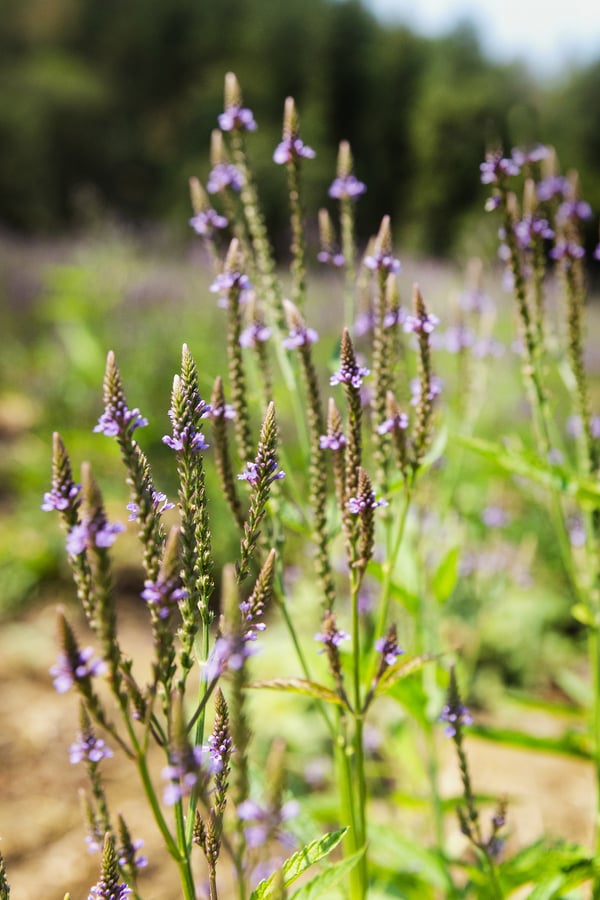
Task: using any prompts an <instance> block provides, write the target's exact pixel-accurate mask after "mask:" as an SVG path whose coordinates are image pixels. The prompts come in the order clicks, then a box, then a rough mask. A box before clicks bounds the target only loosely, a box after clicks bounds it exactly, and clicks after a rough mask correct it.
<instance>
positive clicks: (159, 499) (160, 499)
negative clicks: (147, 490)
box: [126, 491, 175, 522]
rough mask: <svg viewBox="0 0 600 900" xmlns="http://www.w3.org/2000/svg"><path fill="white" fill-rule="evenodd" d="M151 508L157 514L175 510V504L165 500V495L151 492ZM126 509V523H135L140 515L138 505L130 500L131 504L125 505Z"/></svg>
mask: <svg viewBox="0 0 600 900" xmlns="http://www.w3.org/2000/svg"><path fill="white" fill-rule="evenodd" d="M161 504H162V506H161ZM152 506H153V507H154V509H155V510H156V511H157V512H158V513H164V512H166V511H167V510H168V509H174V508H175V504H174V503H171V502H170V501H169V500H168V499H167V495H166V494H163V493H161V492H160V491H152ZM159 507H160V508H159ZM126 509H127V510H129V517H128V521H129V522H137V518H138V515H139V513H140V506H139V503H135V502H134V501H133V500H132V501H131V503H128V504H127V506H126Z"/></svg>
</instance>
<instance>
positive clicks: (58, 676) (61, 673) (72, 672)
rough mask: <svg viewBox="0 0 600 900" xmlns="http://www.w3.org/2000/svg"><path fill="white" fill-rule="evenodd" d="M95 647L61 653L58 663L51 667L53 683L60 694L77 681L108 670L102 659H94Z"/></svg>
mask: <svg viewBox="0 0 600 900" xmlns="http://www.w3.org/2000/svg"><path fill="white" fill-rule="evenodd" d="M93 656H94V649H93V647H84V648H83V650H74V651H73V653H72V654H67V653H59V655H58V659H57V660H56V663H55V664H54V665H53V666H52V668H51V669H50V674H51V675H52V676H54V677H53V681H52V683H53V685H54V688H55V690H56V691H58V693H59V694H64V693H66V692H67V691H68V690H69V688H70V687H72V685H74V684H75V682H76V681H83V680H84V679H87V678H92V677H93V676H95V675H102V674H103V673H104V672H105V671H106V663H105V662H104V660H102V659H94V658H93Z"/></svg>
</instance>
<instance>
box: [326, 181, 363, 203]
mask: <svg viewBox="0 0 600 900" xmlns="http://www.w3.org/2000/svg"><path fill="white" fill-rule="evenodd" d="M366 190H367V186H366V185H365V184H363V182H362V181H359V180H358V178H356V176H355V175H343V176H338V178H335V179H334V180H333V181H332V183H331V186H330V188H329V191H328V194H329V196H330V197H334V198H335V199H336V200H348V199H352V200H353V199H355V198H356V197H360V196H361V194H364V193H365V191H366Z"/></svg>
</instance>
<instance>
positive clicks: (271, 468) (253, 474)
mask: <svg viewBox="0 0 600 900" xmlns="http://www.w3.org/2000/svg"><path fill="white" fill-rule="evenodd" d="M265 475H267V479H266V484H271V482H273V481H277V480H278V479H279V478H285V472H284V471H283V470H281V469H280V470H279V471H277V460H275V459H270V460H268V461H266V464H264V465H261V464H260V463H258V462H256V461H254V462H247V463H246V467H245V469H244V471H243V472H242V473H241V474H240V475H238V480H239V481H247V482H248V483H249V484H251V485H252V487H256V486H257V485H258V484H260V482H261V481H262V479H263V478H264V477H265Z"/></svg>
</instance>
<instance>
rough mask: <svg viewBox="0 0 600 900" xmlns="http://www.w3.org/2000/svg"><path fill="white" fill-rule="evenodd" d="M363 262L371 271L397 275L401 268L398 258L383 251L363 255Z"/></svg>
mask: <svg viewBox="0 0 600 900" xmlns="http://www.w3.org/2000/svg"><path fill="white" fill-rule="evenodd" d="M363 262H364V264H365V266H366V267H367V269H371V271H372V272H387V273H388V274H390V273H391V274H394V275H397V274H398V272H400V271H401V269H402V263H401V262H400V260H399V259H396V258H395V257H394V256H392V254H391V253H386V252H385V251H380V252H378V253H371V254H369V255H368V256H365V258H364V260H363Z"/></svg>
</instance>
